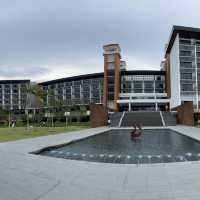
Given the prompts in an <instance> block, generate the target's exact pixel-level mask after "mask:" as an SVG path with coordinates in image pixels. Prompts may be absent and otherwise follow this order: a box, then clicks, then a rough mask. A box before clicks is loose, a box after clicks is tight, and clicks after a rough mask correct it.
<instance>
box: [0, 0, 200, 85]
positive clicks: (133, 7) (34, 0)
mask: <svg viewBox="0 0 200 200" xmlns="http://www.w3.org/2000/svg"><path fill="white" fill-rule="evenodd" d="M199 8H200V1H199V0H190V1H188V0H187V1H186V0H173V1H172V0H171V1H169V0H151V1H150V0H55V1H53V0H52V1H51V0H0V79H31V80H32V81H36V82H41V81H47V80H52V79H57V78H63V77H69V76H73V75H80V74H86V73H94V72H102V71H103V49H102V46H103V45H105V44H109V43H118V44H120V46H121V56H122V59H123V60H125V61H126V62H127V69H129V70H144V69H148V70H153V69H154V70H159V69H160V62H161V60H162V59H163V58H164V47H165V44H166V43H167V42H168V40H169V35H170V32H171V29H172V26H173V25H182V26H190V27H200V12H199Z"/></svg>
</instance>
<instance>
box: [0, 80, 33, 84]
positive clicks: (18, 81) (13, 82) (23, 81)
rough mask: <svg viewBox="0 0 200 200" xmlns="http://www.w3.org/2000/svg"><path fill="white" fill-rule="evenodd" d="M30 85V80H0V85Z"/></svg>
mask: <svg viewBox="0 0 200 200" xmlns="http://www.w3.org/2000/svg"><path fill="white" fill-rule="evenodd" d="M15 83H30V80H0V84H15Z"/></svg>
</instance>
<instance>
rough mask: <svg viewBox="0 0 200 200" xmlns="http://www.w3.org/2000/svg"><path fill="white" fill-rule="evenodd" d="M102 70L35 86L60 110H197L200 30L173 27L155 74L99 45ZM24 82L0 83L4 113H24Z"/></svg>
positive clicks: (116, 47) (117, 51)
mask: <svg viewBox="0 0 200 200" xmlns="http://www.w3.org/2000/svg"><path fill="white" fill-rule="evenodd" d="M103 56H104V72H102V73H94V74H86V75H80V76H74V77H67V78H62V79H56V80H51V81H46V82H42V83H39V85H40V86H41V87H42V88H43V90H44V91H45V93H46V96H45V98H44V105H43V106H44V107H48V106H52V103H51V102H52V99H54V100H55V101H59V102H62V105H64V106H71V105H89V104H103V105H104V106H106V107H107V108H109V110H110V111H143V110H147V111H148V110H150V111H168V110H176V109H177V108H178V107H180V106H182V105H184V103H186V102H191V103H192V105H193V108H194V111H195V112H199V109H200V101H199V100H200V29H197V28H188V27H181V26H174V27H173V29H172V33H171V35H170V38H169V42H168V44H167V46H166V52H165V59H164V61H162V67H161V69H160V70H157V71H156V70H154V71H152V70H127V69H126V62H125V61H123V60H122V59H121V49H120V46H119V44H108V45H105V46H103ZM25 84H29V81H26V80H22V81H1V82H0V105H1V107H2V108H3V109H15V108H17V109H23V108H24V101H25V95H26V94H25V93H24V92H22V91H23V90H22V87H24V85H25Z"/></svg>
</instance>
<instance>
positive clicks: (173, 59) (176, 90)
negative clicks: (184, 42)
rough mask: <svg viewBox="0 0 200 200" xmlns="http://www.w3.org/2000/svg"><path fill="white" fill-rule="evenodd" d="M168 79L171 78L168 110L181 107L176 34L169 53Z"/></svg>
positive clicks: (177, 37)
mask: <svg viewBox="0 0 200 200" xmlns="http://www.w3.org/2000/svg"><path fill="white" fill-rule="evenodd" d="M170 77H171V100H170V108H171V109H172V108H175V107H177V106H179V105H181V97H180V61H179V35H178V34H177V36H176V39H175V41H174V44H173V47H172V49H171V52H170Z"/></svg>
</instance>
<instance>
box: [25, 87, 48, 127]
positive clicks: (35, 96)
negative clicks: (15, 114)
mask: <svg viewBox="0 0 200 200" xmlns="http://www.w3.org/2000/svg"><path fill="white" fill-rule="evenodd" d="M44 95H45V94H44V91H43V89H42V88H41V86H39V85H37V84H35V85H28V86H27V87H26V105H25V106H26V107H25V112H26V121H27V129H28V128H29V110H30V109H33V110H34V115H35V111H36V109H40V108H41V107H42V105H43V98H44Z"/></svg>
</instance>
